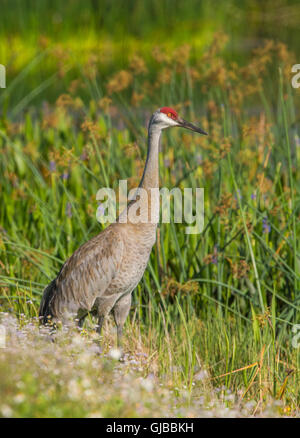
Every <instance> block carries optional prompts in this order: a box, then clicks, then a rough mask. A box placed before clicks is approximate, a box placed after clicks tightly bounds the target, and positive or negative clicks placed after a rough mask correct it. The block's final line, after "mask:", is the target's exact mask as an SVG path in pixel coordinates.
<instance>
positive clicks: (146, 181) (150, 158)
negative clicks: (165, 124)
mask: <svg viewBox="0 0 300 438" xmlns="http://www.w3.org/2000/svg"><path fill="white" fill-rule="evenodd" d="M160 136H161V129H159V128H157V126H155V125H152V124H151V121H150V124H149V128H148V152H147V159H146V163H145V168H144V173H143V176H142V179H141V182H140V184H139V187H143V188H144V189H146V190H147V189H151V188H158V187H159V166H158V152H159V141H160Z"/></svg>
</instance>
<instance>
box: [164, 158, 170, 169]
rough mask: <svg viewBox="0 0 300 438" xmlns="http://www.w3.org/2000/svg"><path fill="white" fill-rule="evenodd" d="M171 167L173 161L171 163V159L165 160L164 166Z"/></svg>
mask: <svg viewBox="0 0 300 438" xmlns="http://www.w3.org/2000/svg"><path fill="white" fill-rule="evenodd" d="M170 165H171V161H170V159H169V158H165V159H164V166H165V167H170Z"/></svg>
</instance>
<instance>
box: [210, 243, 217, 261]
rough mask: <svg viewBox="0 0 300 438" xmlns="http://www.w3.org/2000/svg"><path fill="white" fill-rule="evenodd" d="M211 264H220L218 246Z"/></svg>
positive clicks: (215, 248)
mask: <svg viewBox="0 0 300 438" xmlns="http://www.w3.org/2000/svg"><path fill="white" fill-rule="evenodd" d="M211 262H212V263H213V264H214V265H217V264H218V246H217V245H215V246H214V254H213V257H212V259H211Z"/></svg>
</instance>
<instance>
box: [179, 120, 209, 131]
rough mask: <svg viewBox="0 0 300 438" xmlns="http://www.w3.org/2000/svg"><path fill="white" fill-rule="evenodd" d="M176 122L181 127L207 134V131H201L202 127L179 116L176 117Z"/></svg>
mask: <svg viewBox="0 0 300 438" xmlns="http://www.w3.org/2000/svg"><path fill="white" fill-rule="evenodd" d="M177 122H178V123H179V125H178V126H180V127H181V128H186V129H190V130H191V131H195V132H199V134H203V135H208V134H207V132H205V131H203V129H201V128H198V126H195V125H193V124H192V123H190V122H187V121H186V120H184V119H182V118H181V117H178V119H177Z"/></svg>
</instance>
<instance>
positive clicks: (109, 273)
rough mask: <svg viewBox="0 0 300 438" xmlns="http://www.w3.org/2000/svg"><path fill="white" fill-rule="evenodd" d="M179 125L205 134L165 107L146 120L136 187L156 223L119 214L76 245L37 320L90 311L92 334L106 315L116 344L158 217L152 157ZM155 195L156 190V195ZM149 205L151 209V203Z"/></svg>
mask: <svg viewBox="0 0 300 438" xmlns="http://www.w3.org/2000/svg"><path fill="white" fill-rule="evenodd" d="M175 126H179V127H182V128H186V129H190V130H192V131H195V132H198V133H200V134H204V135H207V134H206V132H204V131H203V130H202V129H200V128H198V127H196V126H195V125H193V124H192V123H189V122H187V121H186V120H184V119H182V118H181V117H179V116H178V114H177V112H176V111H175V110H173V109H172V108H169V107H163V108H160V109H158V110H157V111H155V113H154V114H153V115H152V117H151V119H150V122H149V127H148V152H147V159H146V164H145V168H144V172H143V176H142V179H141V182H140V184H139V187H138V189H137V190H139V189H140V188H143V189H144V192H145V191H146V194H147V196H148V200H147V201H148V203H147V206H146V209H147V211H149V210H151V212H152V213H153V210H154V217H155V218H156V220H154V221H146V222H145V223H136V222H135V223H133V222H132V221H130V220H127V222H125V223H124V221H123V220H122V219H123V217H124V212H125V213H128V215H127V217H128V218H129V217H130V214H129V213H130V209H131V208H134V204H135V201H131V202H129V204H128V206H127V208H126V209H125V210H124V212H123V213H122V214H121V215H120V216H119V218H118V219H117V221H116V222H115V223H112V224H111V225H109V226H108V227H107V228H106V229H105V230H103V231H102V232H101V233H100V234H98V235H97V236H95V237H93V238H92V239H91V240H89V241H88V242H86V243H84V244H83V245H82V246H80V247H79V248H78V249H77V250H76V251H75V252H74V254H73V255H72V256H71V257H70V258H69V259H68V260H67V261H66V262H65V263H64V265H63V266H62V268H61V270H60V272H59V274H58V276H57V277H56V278H55V279H54V280H53V281H52V282H51V283H50V284H49V285H48V286H47V287H46V288H45V290H44V293H43V297H42V301H41V304H40V311H39V315H40V319H41V321H42V322H43V323H47V322H48V321H49V319H51V320H53V321H54V322H55V320H62V321H64V316H65V315H66V314H67V313H68V314H73V315H77V317H78V319H79V324H80V325H82V322H83V320H84V318H85V316H86V315H87V314H88V313H89V312H92V313H94V314H96V315H97V316H98V329H97V331H98V332H99V334H100V333H101V327H102V324H103V321H104V318H105V316H107V315H108V314H109V313H110V312H111V311H112V312H113V316H114V319H115V323H116V326H117V338H118V345H121V338H122V330H123V325H124V323H125V320H126V318H127V316H128V313H129V309H130V306H131V293H132V291H133V290H134V288H135V287H136V286H137V285H138V283H139V281H140V280H141V278H142V276H143V274H144V271H145V269H146V266H147V263H148V259H149V256H150V253H151V250H152V247H153V245H154V243H155V240H156V228H157V222H158V217H159V193H158V199H157V197H156V198H154V199H153V198H151V193H150V192H151V189H155V188H157V189H158V187H159V166H158V153H159V142H160V137H161V132H162V130H163V129H166V128H170V127H175ZM157 192H158V191H157ZM151 203H152V204H151Z"/></svg>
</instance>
